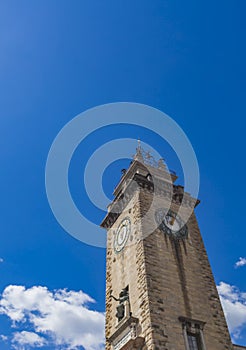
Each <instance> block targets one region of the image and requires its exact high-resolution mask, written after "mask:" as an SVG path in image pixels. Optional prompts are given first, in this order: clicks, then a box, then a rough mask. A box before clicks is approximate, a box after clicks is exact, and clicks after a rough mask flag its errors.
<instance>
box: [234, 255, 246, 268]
mask: <svg viewBox="0 0 246 350" xmlns="http://www.w3.org/2000/svg"><path fill="white" fill-rule="evenodd" d="M244 265H246V258H242V257H240V258H239V260H238V261H237V262H236V264H235V267H241V266H244Z"/></svg>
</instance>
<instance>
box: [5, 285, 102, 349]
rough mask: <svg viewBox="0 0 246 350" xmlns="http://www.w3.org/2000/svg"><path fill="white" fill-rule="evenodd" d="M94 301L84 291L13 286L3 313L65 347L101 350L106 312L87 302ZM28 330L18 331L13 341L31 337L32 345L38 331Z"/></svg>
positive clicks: (16, 323)
mask: <svg viewBox="0 0 246 350" xmlns="http://www.w3.org/2000/svg"><path fill="white" fill-rule="evenodd" d="M93 302H94V300H93V299H92V298H91V297H90V296H89V295H87V294H85V293H83V292H82V291H78V292H75V291H67V290H65V289H59V290H56V291H49V290H48V289H47V288H46V287H41V286H34V287H32V288H29V289H27V288H25V287H24V286H16V285H10V286H8V287H6V288H5V290H4V291H3V294H2V298H1V299H0V313H1V314H5V315H7V316H8V317H9V318H10V319H11V320H12V325H13V327H17V328H18V327H22V330H23V327H28V330H30V326H31V327H32V328H33V331H34V332H36V333H39V334H40V336H42V335H44V336H46V337H47V338H48V339H49V341H50V342H51V341H53V344H55V345H57V346H58V345H59V346H61V345H62V346H63V347H62V348H63V349H73V350H75V349H81V347H83V348H85V349H86V350H99V349H102V348H103V346H104V314H103V313H100V312H97V311H93V310H91V309H89V308H88V303H93ZM28 333H30V332H25V333H23V332H21V333H15V335H14V339H13V340H14V341H15V342H16V341H18V340H19V341H20V340H21V339H22V340H23V341H24V340H27V339H29V340H30V342H29V346H31V345H32V344H31V340H32V339H34V335H33V334H36V333H32V332H31V334H28ZM36 335H37V334H36ZM16 337H17V338H16ZM31 337H33V338H32V339H31ZM39 340H40V339H39ZM40 341H41V340H40Z"/></svg>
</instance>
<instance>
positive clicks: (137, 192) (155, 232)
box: [101, 146, 233, 350]
mask: <svg viewBox="0 0 246 350" xmlns="http://www.w3.org/2000/svg"><path fill="white" fill-rule="evenodd" d="M176 179H177V176H176V175H175V174H174V173H170V172H168V171H167V168H166V166H165V164H164V162H163V161H162V160H160V161H159V162H156V161H155V160H154V159H153V158H152V157H151V156H150V155H149V154H148V153H146V152H144V151H143V150H142V149H141V147H140V146H139V147H138V149H137V153H136V155H135V157H134V159H133V161H132V162H131V165H130V167H129V169H127V170H124V171H123V173H122V177H121V180H120V182H119V184H118V185H117V187H116V189H115V191H114V196H115V199H114V200H113V202H112V203H111V204H110V205H109V207H108V213H107V215H106V217H105V219H104V220H103V222H102V224H101V226H102V227H104V228H106V229H107V275H106V278H107V281H106V350H120V349H121V350H128V349H129V350H130V349H138V350H140V349H143V350H225V349H233V345H232V343H231V339H230V335H229V332H228V328H227V324H226V321H225V317H224V314H223V311H222V307H221V304H220V299H219V296H218V292H217V289H216V285H215V282H214V278H213V274H212V272H211V268H210V265H209V261H208V257H207V254H206V250H205V248H204V244H203V241H202V237H201V234H200V231H199V227H198V224H197V220H196V216H195V213H194V210H193V208H194V207H195V206H196V205H197V204H198V203H199V201H197V200H196V199H194V198H192V197H191V196H190V195H189V194H188V193H185V192H184V190H183V187H182V186H178V185H175V184H174V182H175V181H176ZM181 202H182V206H181ZM189 212H191V215H188V213H189ZM187 215H188V216H189V220H188V221H187V222H186V221H185V220H184V217H187Z"/></svg>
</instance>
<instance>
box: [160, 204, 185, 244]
mask: <svg viewBox="0 0 246 350" xmlns="http://www.w3.org/2000/svg"><path fill="white" fill-rule="evenodd" d="M155 219H156V222H157V224H158V225H159V228H160V229H161V230H162V231H163V232H165V233H167V234H168V235H169V236H172V237H174V238H177V239H184V238H186V237H187V236H188V228H187V225H186V224H185V223H184V221H183V220H182V219H181V217H180V216H178V215H177V214H176V213H175V212H173V211H172V210H168V211H167V210H165V209H158V210H157V211H156V213H155Z"/></svg>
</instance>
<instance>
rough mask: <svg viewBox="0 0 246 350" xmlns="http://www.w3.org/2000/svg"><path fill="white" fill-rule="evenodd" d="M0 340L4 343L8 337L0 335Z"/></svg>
mask: <svg viewBox="0 0 246 350" xmlns="http://www.w3.org/2000/svg"><path fill="white" fill-rule="evenodd" d="M0 339H1V340H2V341H4V342H5V341H7V340H8V337H7V336H6V335H4V334H1V335H0Z"/></svg>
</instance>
